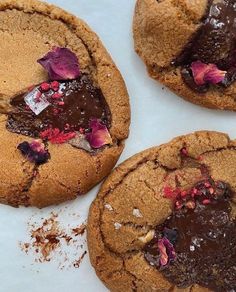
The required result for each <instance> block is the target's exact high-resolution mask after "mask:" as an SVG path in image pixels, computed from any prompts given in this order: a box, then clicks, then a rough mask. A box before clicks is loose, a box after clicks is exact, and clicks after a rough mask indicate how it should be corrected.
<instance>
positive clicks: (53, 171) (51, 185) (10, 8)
mask: <svg viewBox="0 0 236 292" xmlns="http://www.w3.org/2000/svg"><path fill="white" fill-rule="evenodd" d="M0 36H1V47H0V62H1V68H2V69H1V70H2V74H1V76H0V112H1V116H0V132H1V153H2V155H1V159H0V168H1V178H0V188H1V190H0V203H4V204H9V205H13V206H18V205H26V206H29V205H32V206H37V207H45V206H48V205H51V204H59V203H61V202H63V201H66V200H71V199H75V198H76V197H77V196H78V195H81V194H85V193H86V192H87V191H88V190H89V189H91V188H92V187H93V186H94V185H95V184H97V183H98V182H99V181H100V180H101V179H103V178H104V177H105V176H106V175H108V174H109V172H110V171H111V169H112V168H113V167H114V165H115V163H116V161H117V160H118V158H119V156H120V154H121V152H122V150H123V148H124V140H125V139H126V138H127V137H128V132H129V123H130V108H129V99H128V93H127V90H126V87H125V84H124V81H123V79H122V77H121V75H120V73H119V71H118V69H117V68H116V66H115V64H114V63H113V61H112V59H111V57H110V56H109V54H108V53H107V51H106V49H105V48H104V47H103V45H102V43H101V41H100V40H99V38H98V36H97V35H96V34H95V33H94V32H92V31H91V30H90V28H89V27H88V26H87V25H86V24H85V23H84V22H83V21H82V20H80V19H78V18H76V17H75V16H73V15H71V14H69V13H67V12H65V11H64V10H62V9H60V8H58V7H55V6H53V5H49V4H46V3H43V2H40V1H36V0H26V1H25V0H19V1H18V0H17V1H14V0H3V1H1V3H0ZM53 46H58V47H66V48H69V49H70V50H72V51H73V52H74V53H75V54H76V56H77V57H78V59H79V63H80V69H81V72H82V73H83V74H86V75H89V76H90V78H91V80H92V81H93V84H94V86H96V87H97V88H99V89H100V90H101V91H102V93H103V95H104V98H105V100H106V103H107V104H108V107H109V109H110V112H111V127H110V129H109V131H110V135H111V137H112V140H113V144H112V145H111V146H110V147H105V148H104V149H103V150H102V151H98V152H97V153H95V154H94V153H93V154H91V153H89V152H86V151H84V150H82V149H77V148H75V147H73V146H72V145H70V144H68V143H65V144H62V145H53V144H51V143H49V145H48V151H49V152H50V156H51V158H50V160H49V161H48V162H47V163H46V164H44V165H40V166H37V167H35V165H34V164H32V163H30V162H29V161H27V160H26V159H25V158H24V157H23V156H22V155H21V153H20V151H18V150H17V145H18V144H20V143H21V142H23V141H29V142H30V141H31V139H30V138H29V137H25V136H23V135H19V134H16V133H11V132H9V131H8V130H7V129H6V123H7V116H8V114H9V110H10V101H11V99H12V97H13V96H15V95H17V94H19V93H21V92H24V91H25V90H26V89H27V88H29V87H31V86H32V85H37V84H39V83H41V82H43V81H45V80H47V75H46V72H45V71H44V70H43V68H42V67H41V66H40V65H39V64H37V62H36V61H37V60H38V59H39V58H40V57H42V56H43V55H44V54H45V53H47V52H48V51H49V50H50V49H51V48H52V47H53ZM68 174H69V175H68Z"/></svg>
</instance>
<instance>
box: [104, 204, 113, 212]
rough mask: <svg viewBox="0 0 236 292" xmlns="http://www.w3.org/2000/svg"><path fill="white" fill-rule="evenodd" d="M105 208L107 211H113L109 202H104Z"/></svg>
mask: <svg viewBox="0 0 236 292" xmlns="http://www.w3.org/2000/svg"><path fill="white" fill-rule="evenodd" d="M105 208H106V209H107V210H109V211H113V208H112V206H111V205H110V204H105Z"/></svg>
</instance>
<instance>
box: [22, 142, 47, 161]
mask: <svg viewBox="0 0 236 292" xmlns="http://www.w3.org/2000/svg"><path fill="white" fill-rule="evenodd" d="M17 149H19V150H20V151H21V153H22V154H23V155H24V156H26V157H27V159H28V160H29V161H31V162H34V163H36V164H38V165H39V164H44V163H46V162H47V161H48V159H49V158H50V154H49V152H48V150H46V149H45V145H44V144H43V143H41V142H40V141H39V140H34V141H32V142H31V143H29V142H26V141H25V142H23V143H21V144H19V145H18V147H17Z"/></svg>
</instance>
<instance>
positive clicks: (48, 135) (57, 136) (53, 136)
mask: <svg viewBox="0 0 236 292" xmlns="http://www.w3.org/2000/svg"><path fill="white" fill-rule="evenodd" d="M75 136H76V133H75V132H69V133H65V132H61V131H60V130H59V129H57V128H55V129H52V128H49V129H47V130H45V131H43V132H41V133H40V137H41V139H43V140H47V141H50V142H51V143H52V144H63V143H66V142H68V141H69V140H71V139H73V138H74V137H75Z"/></svg>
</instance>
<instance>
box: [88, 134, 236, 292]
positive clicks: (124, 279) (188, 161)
mask: <svg viewBox="0 0 236 292" xmlns="http://www.w3.org/2000/svg"><path fill="white" fill-rule="evenodd" d="M183 150H184V151H183ZM186 153H187V154H186ZM183 154H184V155H183ZM235 165H236V142H235V141H233V140H230V139H229V137H228V136H227V135H226V134H223V133H217V132H204V131H203V132H196V133H193V134H189V135H186V136H181V137H178V138H176V139H174V140H172V141H171V142H170V143H168V144H164V145H161V146H160V147H155V148H151V149H148V150H146V151H144V152H142V153H139V154H137V155H135V156H134V157H132V158H130V159H128V160H127V161H126V162H124V163H123V164H121V165H120V166H118V167H117V168H116V169H115V170H114V171H113V173H112V174H111V175H110V177H109V178H108V179H107V180H106V181H105V183H104V184H103V186H102V188H101V190H100V192H99V194H98V196H97V198H96V199H95V201H94V202H93V204H92V205H91V208H90V213H89V219H88V246H89V252H90V260H91V263H92V265H93V267H94V268H95V270H96V273H97V275H98V276H99V278H100V279H101V280H102V281H103V282H104V283H105V285H106V286H107V287H108V289H110V290H111V291H160V292H164V291H194V292H198V291H199V292H200V291H211V290H210V289H209V288H207V287H202V286H200V285H198V284H197V283H196V284H191V286H189V287H185V288H180V287H177V286H175V284H173V283H171V282H169V281H168V280H167V279H166V278H165V276H164V274H163V273H162V272H161V271H160V270H158V269H157V268H156V267H155V266H152V265H150V264H149V263H148V262H147V260H146V259H145V254H144V248H145V246H146V244H147V243H149V242H150V241H151V240H152V239H153V236H154V230H155V228H156V226H159V225H161V224H162V223H163V222H165V220H166V219H167V218H168V217H169V216H170V215H171V214H172V212H173V208H174V204H173V201H172V200H170V199H168V198H166V197H165V187H166V186H167V185H168V187H171V188H172V189H175V188H176V187H178V188H183V189H184V190H188V189H191V188H192V187H193V186H195V185H196V184H197V183H198V182H199V181H201V179H202V175H203V173H205V172H204V171H203V170H202V168H201V167H199V166H202V167H204V169H207V173H208V175H209V176H210V177H211V178H212V179H213V180H214V181H222V182H224V183H226V184H228V185H230V187H231V189H232V192H233V197H232V202H231V204H232V210H231V211H232V214H231V216H232V218H235V214H236V212H235V203H236V197H235V191H236V176H235V173H236V166H235ZM176 178H178V179H176ZM232 220H234V219H232ZM233 251H235V247H232V255H233ZM234 256H235V254H234ZM234 288H235V287H234ZM225 291H227V290H225Z"/></svg>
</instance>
